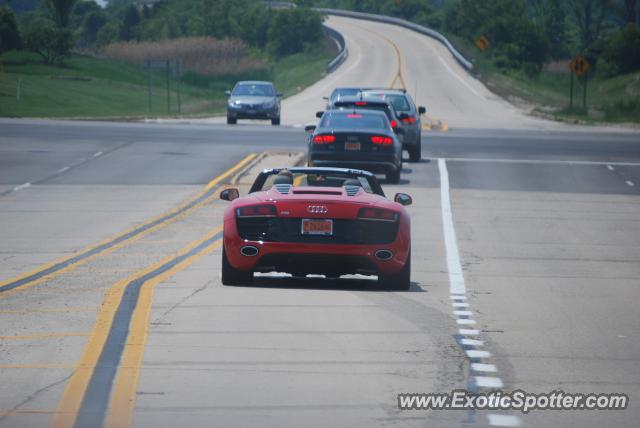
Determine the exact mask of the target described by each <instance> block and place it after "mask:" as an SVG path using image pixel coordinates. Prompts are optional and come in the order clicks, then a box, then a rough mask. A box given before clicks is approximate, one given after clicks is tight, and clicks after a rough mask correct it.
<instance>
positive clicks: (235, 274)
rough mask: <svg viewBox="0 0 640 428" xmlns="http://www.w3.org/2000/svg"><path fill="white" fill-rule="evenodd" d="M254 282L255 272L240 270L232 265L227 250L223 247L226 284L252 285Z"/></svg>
mask: <svg viewBox="0 0 640 428" xmlns="http://www.w3.org/2000/svg"><path fill="white" fill-rule="evenodd" d="M252 282H253V272H251V271H249V272H246V271H243V270H238V269H236V268H234V267H233V266H231V263H229V260H228V259H227V252H226V250H225V249H224V246H223V247H222V283H223V284H224V285H250V284H251V283H252Z"/></svg>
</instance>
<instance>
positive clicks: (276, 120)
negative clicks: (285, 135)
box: [271, 116, 280, 125]
mask: <svg viewBox="0 0 640 428" xmlns="http://www.w3.org/2000/svg"><path fill="white" fill-rule="evenodd" d="M271 124H272V125H280V116H278V118H277V119H271Z"/></svg>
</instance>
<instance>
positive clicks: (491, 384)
mask: <svg viewBox="0 0 640 428" xmlns="http://www.w3.org/2000/svg"><path fill="white" fill-rule="evenodd" d="M475 380H476V385H478V386H479V387H481V388H502V387H503V386H504V383H502V379H500V378H499V377H491V376H476V379H475Z"/></svg>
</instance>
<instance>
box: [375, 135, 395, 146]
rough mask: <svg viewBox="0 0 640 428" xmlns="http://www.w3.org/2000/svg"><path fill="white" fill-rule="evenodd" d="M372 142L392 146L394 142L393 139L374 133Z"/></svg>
mask: <svg viewBox="0 0 640 428" xmlns="http://www.w3.org/2000/svg"><path fill="white" fill-rule="evenodd" d="M371 142H372V143H373V144H377V145H379V146H390V145H392V144H393V139H392V138H391V137H385V136H382V135H374V136H373V137H371Z"/></svg>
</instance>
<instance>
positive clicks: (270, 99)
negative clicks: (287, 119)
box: [226, 81, 282, 125]
mask: <svg viewBox="0 0 640 428" xmlns="http://www.w3.org/2000/svg"><path fill="white" fill-rule="evenodd" d="M226 94H227V95H228V96H229V100H228V101H227V123H228V124H235V123H236V122H237V121H238V119H266V120H269V119H270V120H271V124H273V125H280V97H281V96H282V94H281V93H280V92H277V91H276V88H275V87H274V86H273V83H271V82H262V81H245V82H238V83H236V85H235V86H234V88H233V90H231V91H226Z"/></svg>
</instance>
